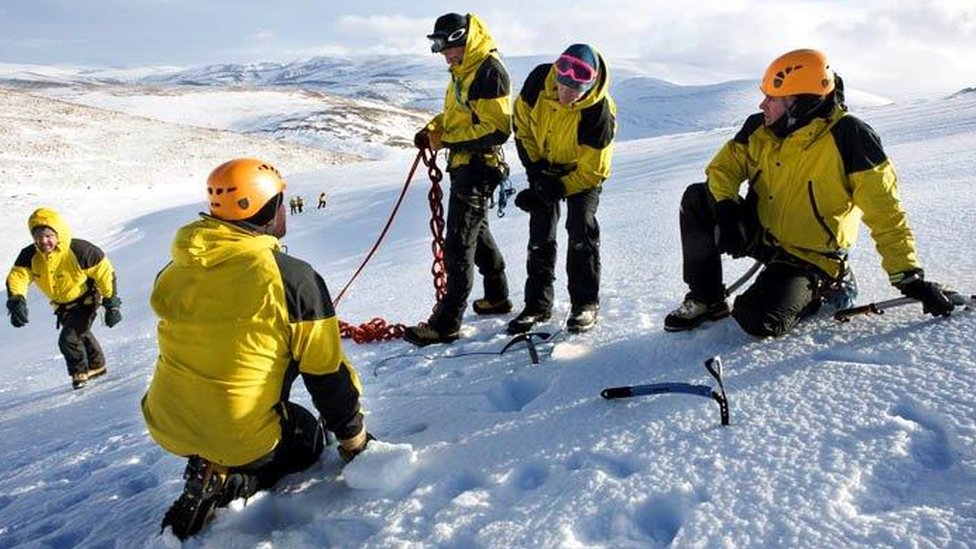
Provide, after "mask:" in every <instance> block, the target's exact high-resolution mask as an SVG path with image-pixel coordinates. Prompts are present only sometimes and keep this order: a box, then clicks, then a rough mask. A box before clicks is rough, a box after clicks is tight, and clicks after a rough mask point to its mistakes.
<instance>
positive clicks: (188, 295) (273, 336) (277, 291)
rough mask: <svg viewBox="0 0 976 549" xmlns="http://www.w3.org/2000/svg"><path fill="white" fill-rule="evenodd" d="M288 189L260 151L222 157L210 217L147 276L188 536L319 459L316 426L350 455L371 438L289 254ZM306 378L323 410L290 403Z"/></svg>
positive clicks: (329, 330)
mask: <svg viewBox="0 0 976 549" xmlns="http://www.w3.org/2000/svg"><path fill="white" fill-rule="evenodd" d="M284 190H285V182H284V180H283V179H282V178H281V175H280V174H279V173H278V171H277V170H276V169H275V168H274V167H273V166H271V165H270V164H268V163H266V162H263V161H261V160H257V159H253V158H241V159H235V160H231V161H229V162H226V163H224V164H222V165H220V166H218V167H217V168H216V169H215V170H214V171H213V172H212V173H211V174H210V177H209V178H208V180H207V193H208V198H209V202H210V213H209V215H207V214H201V219H199V220H197V221H194V222H193V223H190V224H189V225H186V226H184V227H182V228H181V229H180V230H179V231H178V232H177V234H176V238H175V239H174V241H173V246H172V254H173V260H172V262H171V263H170V264H169V265H167V266H166V267H165V268H164V269H163V270H162V272H160V273H159V276H158V277H157V279H156V283H155V285H154V287H153V291H152V296H151V299H150V303H151V305H152V308H153V311H154V312H155V313H156V315H157V316H158V317H159V325H158V340H159V358H158V360H157V363H156V371H155V373H154V374H153V378H152V382H151V384H150V385H149V389H148V391H147V392H146V395H145V397H144V398H143V400H142V412H143V416H144V417H145V420H146V425H147V426H148V427H149V434H150V435H151V436H152V437H153V439H154V440H156V442H158V443H159V445H160V446H162V447H163V448H165V449H166V450H168V451H169V452H172V453H174V454H176V455H179V456H185V457H187V458H189V460H188V464H187V467H186V471H185V473H184V478H186V485H185V486H184V489H183V493H182V495H181V496H180V497H179V499H177V500H176V502H175V503H174V504H173V506H172V507H171V508H170V510H169V511H168V512H167V513H166V516H165V518H164V519H163V527H164V528H165V527H166V526H171V527H172V529H173V533H174V534H175V535H176V536H177V537H179V538H180V539H184V538H186V537H188V536H191V535H193V534H194V533H196V532H197V531H199V530H200V528H202V527H203V525H204V524H205V523H206V522H207V520H209V518H210V517H211V515H212V512H213V510H214V508H215V507H221V506H225V505H227V504H228V503H229V502H230V501H231V500H233V499H235V498H237V497H248V496H250V495H252V494H254V493H255V492H256V491H257V490H261V489H265V488H268V487H270V486H273V485H274V484H275V483H276V482H277V481H278V479H279V478H281V477H282V476H284V475H287V474H290V473H294V472H298V471H302V470H304V469H307V468H308V467H310V466H311V465H312V464H314V463H315V462H316V461H317V460H318V458H319V456H320V455H321V453H322V450H323V425H322V423H324V424H325V427H326V428H327V429H329V430H330V431H332V432H334V433H335V435H336V437H337V438H338V439H339V441H340V449H339V453H340V455H341V456H342V457H343V458H344V459H345V460H346V461H349V460H351V459H352V458H353V457H354V456H355V455H356V454H358V453H359V452H361V451H362V450H363V449H365V447H366V444H367V442H368V441H369V440H370V439H371V437H370V436H369V435H368V433H367V432H366V429H365V427H364V424H363V415H362V413H361V412H360V407H359V397H360V392H361V386H360V382H359V377H358V375H357V374H356V371H355V370H354V369H353V367H352V365H350V363H349V360H348V359H347V358H346V356H345V354H344V353H343V350H342V345H341V343H340V339H339V328H338V321H337V319H336V316H335V312H334V311H333V308H332V300H331V298H330V297H329V291H328V289H327V288H326V285H325V282H324V281H323V280H322V277H321V276H319V274H318V273H317V272H315V270H314V269H313V268H312V267H311V266H310V265H308V264H307V263H305V262H304V261H301V260H299V259H295V258H293V257H290V256H288V255H286V254H285V252H284V251H282V247H281V243H280V242H279V239H280V238H282V237H283V236H284V235H285V220H286V217H287V216H286V215H285V209H284V203H285V201H284ZM299 375H301V377H302V380H303V381H304V383H305V387H306V389H308V392H309V393H310V394H311V396H312V402H313V404H314V405H315V408H316V410H318V412H319V414H320V415H321V420H320V419H317V418H316V417H315V416H314V415H313V414H312V413H311V412H309V411H308V410H306V409H305V408H303V407H301V406H299V405H298V404H295V403H293V402H290V400H289V395H290V392H291V386H292V383H293V382H294V380H295V378H297V377H298V376H299Z"/></svg>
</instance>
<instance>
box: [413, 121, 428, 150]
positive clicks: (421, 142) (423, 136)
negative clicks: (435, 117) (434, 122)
mask: <svg viewBox="0 0 976 549" xmlns="http://www.w3.org/2000/svg"><path fill="white" fill-rule="evenodd" d="M428 133H430V130H428V129H427V126H424V127H423V128H421V129H420V131H419V132H417V133H416V134H414V136H413V146H414V147H417V148H418V149H426V148H427V147H429V146H430V141H428V140H427V134H428Z"/></svg>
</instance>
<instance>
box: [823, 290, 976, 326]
mask: <svg viewBox="0 0 976 549" xmlns="http://www.w3.org/2000/svg"><path fill="white" fill-rule="evenodd" d="M943 293H944V294H945V296H946V297H947V298H949V301H951V302H952V304H953V305H955V306H956V307H965V308H966V309H973V308H976V295H966V294H961V293H959V292H953V291H944V292H943ZM912 303H920V301H918V300H917V299H915V298H911V297H899V298H895V299H889V300H887V301H878V302H877V303H868V304H867V305H859V306H857V307H851V308H849V309H842V310H840V311H837V312H836V313H834V320H836V321H838V322H850V320H851V319H852V318H854V317H855V316H858V315H882V314H884V312H885V311H886V310H888V309H892V308H894V307H901V306H903V305H910V304H912Z"/></svg>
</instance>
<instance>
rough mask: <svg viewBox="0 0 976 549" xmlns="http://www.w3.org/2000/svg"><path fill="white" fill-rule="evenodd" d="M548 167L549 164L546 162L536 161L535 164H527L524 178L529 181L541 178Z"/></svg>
mask: <svg viewBox="0 0 976 549" xmlns="http://www.w3.org/2000/svg"><path fill="white" fill-rule="evenodd" d="M548 167H549V163H548V162H546V161H545V160H537V161H535V162H529V163H528V164H527V165H526V166H525V177H526V179H529V180H530V181H535V180H537V179H539V178H541V177H543V173H544V172H545V171H546V168H548Z"/></svg>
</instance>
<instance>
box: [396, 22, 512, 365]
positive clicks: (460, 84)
mask: <svg viewBox="0 0 976 549" xmlns="http://www.w3.org/2000/svg"><path fill="white" fill-rule="evenodd" d="M427 38H428V39H430V41H431V46H430V49H431V51H432V52H433V53H440V54H442V55H443V56H444V60H445V61H446V62H447V64H448V65H449V66H450V69H449V70H450V74H451V80H450V82H448V85H447V91H446V93H445V96H444V112H442V113H440V114H438V115H437V116H435V117H434V119H433V120H431V121H430V123H428V124H427V125H426V126H425V127H424V128H423V129H421V130H420V131H419V132H417V135H416V136H415V138H414V143H415V144H416V145H417V147H418V148H427V147H430V148H431V149H433V150H435V151H436V150H437V149H439V148H441V147H446V148H447V149H448V151H449V154H448V157H447V170H448V172H449V173H450V175H451V190H450V197H449V200H448V206H447V225H446V234H445V241H444V263H445V270H446V271H447V288H446V294H445V295H444V298H443V299H442V300H441V301H440V302H439V303H438V304H437V305H436V306H435V307H434V312H433V313H432V314H431V316H430V318H429V319H428V320H427V322H426V323H423V322H422V323H420V324H418V325H417V326H412V327H409V328H407V329H406V331H405V333H404V335H403V339H404V340H406V341H408V342H410V343H413V344H414V345H418V346H423V345H429V344H431V343H447V342H450V341H454V340H456V339H457V338H458V337H459V335H460V330H461V319H462V317H463V315H464V308H465V306H466V303H467V299H468V296H469V295H470V293H471V289H472V287H473V286H474V272H473V269H474V266H477V267H478V270H479V272H480V273H481V276H482V277H483V278H484V297H483V298H481V299H478V300H476V301H475V302H474V304H473V308H474V312H475V313H477V314H482V315H485V314H503V313H507V312H509V311H511V310H512V302H511V301H509V300H508V279H507V278H506V277H505V260H504V258H503V257H502V253H501V250H499V248H498V245H497V244H496V243H495V239H494V238H493V237H492V235H491V230H490V229H489V228H488V215H487V214H488V202H489V200H490V198H491V196H492V193H493V192H494V190H495V188H496V187H497V186H498V185H499V184H500V183H501V182H502V181H504V180H505V178H506V177H507V176H508V166H507V165H505V163H504V159H503V158H502V151H501V146H502V144H504V143H505V141H506V140H508V136H509V134H511V132H512V118H511V115H512V108H511V104H510V100H509V96H510V93H511V92H510V88H511V84H510V82H509V77H508V71H507V70H506V69H505V66H504V65H503V64H502V62H501V58H500V57H499V54H498V51H497V49H496V47H495V41H494V39H492V37H491V35H490V34H489V33H488V29H487V28H486V27H485V24H484V22H483V21H482V20H481V19H480V18H479V17H478V16H477V15H475V14H468V15H459V14H457V13H448V14H446V15H443V16H441V17H439V18H438V19H437V21H436V22H435V23H434V32H433V33H431V34H429V35H428V36H427Z"/></svg>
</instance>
